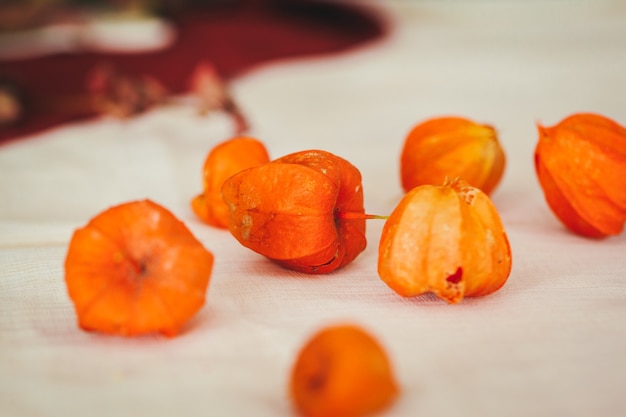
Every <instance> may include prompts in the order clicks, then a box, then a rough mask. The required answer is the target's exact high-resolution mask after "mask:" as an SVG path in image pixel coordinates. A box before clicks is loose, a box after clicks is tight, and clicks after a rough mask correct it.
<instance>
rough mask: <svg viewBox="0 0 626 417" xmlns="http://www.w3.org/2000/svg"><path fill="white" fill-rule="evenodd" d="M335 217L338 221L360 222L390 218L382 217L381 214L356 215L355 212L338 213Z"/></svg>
mask: <svg viewBox="0 0 626 417" xmlns="http://www.w3.org/2000/svg"><path fill="white" fill-rule="evenodd" d="M335 217H336V218H337V219H340V220H360V219H365V220H373V219H379V220H387V219H388V218H389V216H381V215H379V214H366V213H356V212H353V211H343V212H342V211H338V212H337V213H336V214H335Z"/></svg>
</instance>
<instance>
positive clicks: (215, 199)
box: [191, 136, 270, 229]
mask: <svg viewBox="0 0 626 417" xmlns="http://www.w3.org/2000/svg"><path fill="white" fill-rule="evenodd" d="M269 160H270V159H269V155H268V152H267V149H266V148H265V145H263V143H262V142H260V141H259V140H257V139H255V138H252V137H247V136H241V137H235V138H232V139H229V140H227V141H224V142H222V143H220V144H218V145H217V146H215V147H214V148H213V149H211V151H210V152H209V154H208V156H207V158H206V160H205V162H204V166H203V168H202V176H203V192H202V194H199V195H197V196H196V197H195V198H194V199H193V200H192V201H191V207H192V209H193V211H194V213H195V214H196V215H197V216H198V217H199V218H200V219H201V220H202V221H204V222H205V223H207V224H209V225H211V226H215V227H219V228H224V229H225V228H228V207H226V203H224V200H223V199H222V185H223V184H224V181H226V180H227V179H228V178H229V177H231V176H232V175H233V174H236V173H238V172H240V171H243V170H244V169H247V168H250V167H253V166H256V165H261V164H264V163H266V162H269Z"/></svg>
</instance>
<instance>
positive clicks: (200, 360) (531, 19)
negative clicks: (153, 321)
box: [0, 0, 626, 417]
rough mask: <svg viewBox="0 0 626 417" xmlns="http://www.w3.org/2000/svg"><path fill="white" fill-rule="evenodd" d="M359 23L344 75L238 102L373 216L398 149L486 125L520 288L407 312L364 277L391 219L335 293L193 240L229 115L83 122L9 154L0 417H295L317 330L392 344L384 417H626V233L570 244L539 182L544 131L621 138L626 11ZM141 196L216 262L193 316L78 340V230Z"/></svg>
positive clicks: (325, 62)
mask: <svg viewBox="0 0 626 417" xmlns="http://www.w3.org/2000/svg"><path fill="white" fill-rule="evenodd" d="M372 5H373V6H375V7H377V8H379V9H380V10H381V11H382V12H383V13H385V15H386V18H387V19H388V20H389V22H390V24H391V25H392V31H391V33H390V35H389V36H388V37H386V38H385V39H383V40H381V41H378V42H375V43H372V44H369V45H367V46H364V47H361V48H358V49H357V50H354V51H351V52H349V53H345V54H337V55H333V56H327V57H315V58H308V59H299V60H285V61H282V62H274V63H271V64H268V65H265V66H263V67H261V68H257V69H255V70H253V71H251V72H250V73H248V74H247V75H246V76H245V77H242V78H239V79H238V80H237V81H236V83H235V84H234V93H235V95H236V97H237V98H238V100H239V101H240V104H241V106H242V108H243V109H245V111H246V112H247V113H248V114H249V116H250V119H251V123H252V125H253V132H252V133H253V134H254V135H255V136H257V137H258V138H260V139H261V140H263V141H264V142H265V143H266V145H267V146H268V148H269V151H270V153H271V155H272V157H278V156H282V155H284V154H286V153H289V152H293V151H298V150H303V149H310V148H320V149H325V150H328V151H331V152H334V153H336V154H338V155H340V156H343V157H345V158H347V159H349V160H350V161H351V162H352V163H353V164H355V165H356V166H357V167H359V169H360V170H361V172H362V174H363V186H364V190H365V200H366V210H367V211H368V212H371V213H377V214H388V213H389V212H390V211H391V210H392V209H393V207H394V205H395V204H396V202H397V201H398V199H399V198H400V195H401V191H400V185H399V174H398V171H399V166H398V163H399V153H400V149H401V146H402V143H403V141H404V136H405V134H406V133H407V132H408V130H409V129H410V128H411V127H412V126H413V125H414V124H416V123H417V122H419V121H422V120H424V119H426V118H429V117H434V116H440V115H448V114H456V115H462V116H466V117H469V118H472V119H474V120H477V121H481V122H486V123H490V124H493V125H494V126H495V127H496V128H497V129H498V131H499V133H500V138H501V141H502V143H503V146H504V148H505V150H506V152H507V155H508V165H507V169H506V174H505V177H504V179H503V181H502V183H501V184H500V186H499V187H498V189H497V190H496V192H495V193H494V195H493V201H494V203H495V204H496V206H497V207H498V209H499V211H500V214H501V216H502V219H503V221H504V224H505V227H506V229H507V232H508V235H509V238H510V241H511V245H512V250H513V270H512V273H511V276H510V278H509V280H508V282H507V283H506V285H505V286H504V287H503V288H502V289H501V290H500V291H498V292H497V293H495V294H493V295H491V296H488V297H484V298H478V299H466V300H465V301H463V302H462V303H461V304H460V305H448V304H446V303H445V302H443V301H439V300H437V299H436V298H434V297H432V296H428V295H427V296H421V297H416V298H412V299H403V298H401V297H400V296H397V295H396V294H395V293H393V292H392V291H391V290H390V289H389V288H388V287H387V286H386V285H385V284H384V283H383V282H382V281H381V280H380V279H379V278H378V276H377V273H376V262H377V261H376V258H377V246H378V239H379V235H380V230H381V227H382V221H370V222H369V223H368V239H369V245H368V248H367V250H366V251H365V252H364V253H363V254H362V255H361V256H359V257H358V258H357V259H356V261H355V262H354V263H352V264H351V265H349V266H347V267H346V268H344V269H342V270H340V271H337V272H336V273H334V274H331V275H328V276H315V277H311V276H304V275H300V274H297V273H294V272H290V271H287V270H283V269H280V268H279V267H277V266H276V265H274V264H272V263H270V262H268V261H267V260H265V259H264V258H262V257H260V256H259V255H257V254H255V253H253V252H251V251H249V250H247V249H245V248H243V247H242V246H240V245H239V244H238V243H237V242H236V241H235V240H234V239H233V238H232V237H231V236H230V235H229V234H228V232H225V231H221V230H216V229H212V228H210V227H208V226H205V225H203V224H201V223H200V222H199V221H198V220H197V219H196V218H195V217H194V215H193V213H192V212H191V209H190V207H189V201H190V199H191V198H192V197H193V196H194V195H195V194H196V193H197V192H199V191H200V187H201V166H202V162H203V161H204V158H205V156H206V154H207V152H208V150H209V149H210V148H211V147H212V146H213V145H214V144H215V143H217V142H219V141H221V140H223V139H225V138H226V136H227V135H228V132H229V128H230V125H229V122H228V120H227V119H225V118H223V117H222V116H220V115H214V116H212V117H211V118H209V119H198V118H197V117H196V116H195V114H194V112H193V111H192V110H191V109H187V108H182V107H179V108H177V107H172V108H166V109H160V110H156V111H153V112H151V113H149V114H145V115H143V116H140V117H138V118H136V119H133V120H129V121H126V122H119V121H116V120H109V119H103V120H95V121H90V122H86V123H80V124H75V125H68V126H64V127H60V128H57V129H54V130H51V131H48V132H45V133H42V134H39V135H37V136H36V137H32V138H28V139H25V140H20V141H15V142H10V143H7V144H4V145H0V415H2V416H7V417H8V416H29V417H30V416H47V417H48V416H63V417H71V416H92V415H93V416H116V417H122V416H150V417H160V416H163V417H166V416H167V417H170V416H173V415H178V416H255V417H266V416H267V417H270V416H271V417H281V416H290V415H293V410H292V408H291V405H290V403H289V400H288V397H287V390H286V388H287V379H288V374H289V370H290V368H291V365H292V363H293V360H294V358H295V355H296V352H297V351H298V349H299V348H300V346H301V345H302V343H304V341H305V340H306V339H307V338H308V337H309V335H311V334H312V333H313V332H314V331H316V330H318V329H319V328H320V327H322V326H323V325H326V324H331V323H337V322H345V321H348V322H354V323H357V324H360V325H362V326H364V327H365V328H366V329H369V330H370V331H371V332H372V333H373V334H375V335H376V336H377V337H378V338H379V339H380V341H381V343H382V344H383V345H384V346H385V347H386V349H387V351H388V352H389V354H390V356H391V359H392V361H393V363H394V367H395V371H396V374H397V377H398V380H399V383H400V385H401V390H402V393H401V395H400V397H399V398H398V401H397V402H396V403H395V404H394V406H393V407H392V408H390V409H388V410H387V411H386V412H385V413H383V414H381V415H385V416H429V417H457V416H476V417H485V416H507V417H513V416H520V417H522V416H523V417H528V416H534V417H537V416H550V417H556V416H568V417H573V416H580V417H583V416H585V417H587V416H603V417H618V416H624V415H626V396H625V395H624V389H625V387H626V271H625V270H626V268H625V267H626V235H625V234H622V235H620V236H617V237H612V238H608V239H605V240H601V241H594V240H588V239H584V238H581V237H577V236H574V235H572V234H570V233H568V232H567V231H566V230H565V229H564V228H563V227H562V226H561V225H560V223H559V222H558V221H557V220H556V218H555V217H554V216H553V215H552V213H551V212H550V211H549V210H548V208H547V205H546V204H545V202H544V199H543V195H542V193H541V190H540V188H539V185H538V182H537V180H536V177H535V173H534V168H533V160H532V153H533V149H534V146H535V143H536V140H537V133H536V128H535V123H536V122H538V121H540V122H542V123H544V124H546V125H552V124H555V123H557V122H558V121H559V120H560V119H562V118H563V117H565V116H567V115H569V114H571V113H574V112H579V111H593V112H597V113H601V114H604V115H606V116H608V117H611V118H614V119H615V120H616V121H618V122H620V123H622V124H625V123H626V3H624V2H622V1H618V0H616V1H608V0H604V1H597V0H589V1H545V2H540V1H519V2H515V1H507V2H495V1H494V2H486V1H483V2H475V1H473V2H460V1H459V2H454V1H450V2H433V3H428V2H417V1H416V2H410V1H396V2H385V3H384V5H383V3H382V2H381V3H376V2H372ZM142 198H150V199H152V200H154V201H155V202H158V203H160V204H162V205H164V206H165V207H167V208H168V209H170V210H171V211H172V212H173V213H174V214H176V215H177V216H178V217H179V218H181V219H182V220H183V221H185V222H186V224H187V225H188V226H189V227H190V229H191V230H192V231H193V233H194V234H195V235H196V236H197V237H198V238H199V239H200V240H201V241H202V242H203V243H204V244H205V246H206V247H207V248H208V249H209V250H211V251H212V252H213V253H214V254H215V258H216V263H215V268H214V271H213V275H212V281H211V284H210V286H209V291H208V299H207V304H206V306H205V307H204V308H203V310H202V311H201V312H200V313H199V314H198V315H197V316H196V317H195V318H194V319H193V321H192V323H191V325H190V328H189V329H188V331H187V332H186V333H184V334H183V335H181V336H179V337H177V338H174V339H165V338H160V337H144V338H136V339H124V338H119V337H111V336H103V335H98V334H90V333H85V332H83V331H81V330H79V329H78V328H77V326H76V322H75V316H74V312H73V308H72V305H71V303H70V300H69V298H68V296H67V294H66V289H65V284H64V281H63V260H64V257H65V253H66V250H67V244H68V242H69V238H70V236H71V234H72V232H73V230H74V229H75V228H77V227H79V226H82V225H84V224H85V223H86V222H87V221H88V219H89V218H91V217H93V216H94V215H95V214H97V213H99V212H101V211H102V210H104V209H105V208H107V207H109V206H111V205H114V204H118V203H121V202H124V201H129V200H135V199H142Z"/></svg>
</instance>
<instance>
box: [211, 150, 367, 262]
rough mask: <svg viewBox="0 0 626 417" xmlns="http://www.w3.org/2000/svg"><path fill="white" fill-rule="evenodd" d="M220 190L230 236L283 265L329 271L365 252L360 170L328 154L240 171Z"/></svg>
mask: <svg viewBox="0 0 626 417" xmlns="http://www.w3.org/2000/svg"><path fill="white" fill-rule="evenodd" d="M222 195H223V197H224V201H225V202H226V204H227V205H228V208H229V212H230V218H229V224H228V227H229V230H230V232H231V233H232V235H233V236H234V237H235V238H236V239H237V240H238V241H239V242H240V243H241V244H242V245H244V246H246V247H248V248H250V249H252V250H254V251H255V252H258V253H260V254H261V255H264V256H266V257H268V258H269V259H271V260H273V261H275V262H277V263H278V264H280V265H282V266H283V267H285V268H288V269H292V270H296V271H301V272H306V273H311V274H322V273H327V272H331V271H334V270H336V269H337V268H340V267H342V266H344V265H346V264H348V263H349V262H351V261H352V260H353V259H354V258H356V256H357V255H358V254H359V253H361V252H362V251H363V250H364V249H365V245H366V239H365V219H366V217H367V216H366V215H365V214H364V210H363V189H362V187H361V174H360V172H359V170H358V169H357V168H356V167H354V166H353V165H352V164H350V163H349V162H348V161H346V160H345V159H342V158H340V157H338V156H336V155H333V154H331V153H329V152H325V151H319V150H310V151H302V152H297V153H294V154H291V155H287V156H284V157H282V158H280V159H277V160H274V161H272V162H269V163H267V164H263V165H259V166H256V167H253V168H249V169H247V170H244V171H241V172H240V173H238V174H235V175H233V176H232V177H230V178H229V179H228V180H226V182H225V183H224V187H223V188H222Z"/></svg>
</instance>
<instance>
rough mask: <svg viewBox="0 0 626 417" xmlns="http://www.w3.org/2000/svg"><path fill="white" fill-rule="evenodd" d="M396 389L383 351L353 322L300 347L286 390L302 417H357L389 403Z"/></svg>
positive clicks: (326, 331) (396, 392) (378, 344)
mask: <svg viewBox="0 0 626 417" xmlns="http://www.w3.org/2000/svg"><path fill="white" fill-rule="evenodd" d="M398 392H399V389H398V385H397V383H396V380H395V377H394V375H393V370H392V368H391V361H390V360H389V358H388V356H387V354H386V352H385V350H384V349H383V347H382V346H381V344H380V343H379V342H378V341H377V340H376V339H375V338H374V337H373V336H372V335H370V334H369V333H367V332H366V331H364V330H363V329H361V328H360V327H358V326H355V325H337V326H331V327H327V328H325V329H322V330H321V331H320V332H318V333H316V334H315V335H314V336H313V337H312V338H311V339H310V340H308V341H307V343H306V344H305V345H304V347H303V348H302V349H301V350H300V352H299V354H298V356H297V358H296V361H295V364H294V365H293V368H292V371H291V375H290V379H289V394H290V397H291V400H292V402H293V404H294V406H295V408H296V409H297V410H298V412H299V413H300V414H301V415H303V416H305V417H360V416H365V415H371V413H373V412H376V411H381V410H382V409H384V408H385V407H388V406H390V405H391V404H392V403H393V401H394V400H395V399H396V397H397V395H398Z"/></svg>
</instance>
